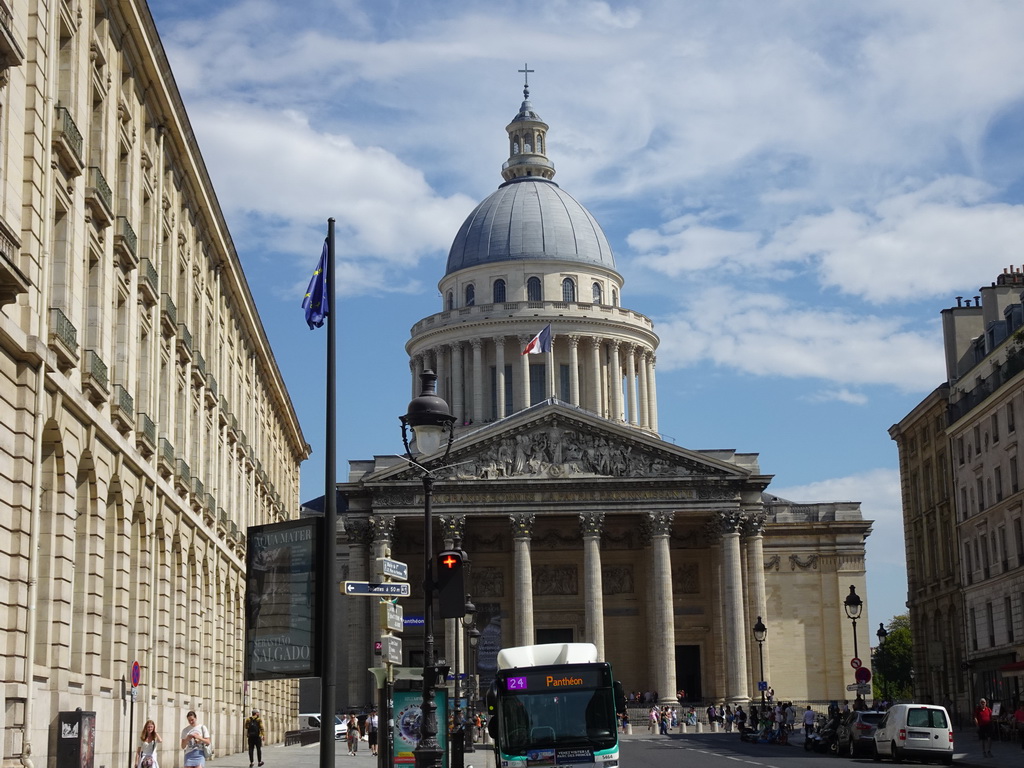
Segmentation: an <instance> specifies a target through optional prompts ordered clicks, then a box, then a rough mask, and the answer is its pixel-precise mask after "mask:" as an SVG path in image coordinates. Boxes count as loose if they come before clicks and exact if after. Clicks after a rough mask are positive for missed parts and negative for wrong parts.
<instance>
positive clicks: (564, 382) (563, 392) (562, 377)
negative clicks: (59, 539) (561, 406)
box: [558, 365, 571, 403]
mask: <svg viewBox="0 0 1024 768" xmlns="http://www.w3.org/2000/svg"><path fill="white" fill-rule="evenodd" d="M558 393H559V394H558V399H559V400H561V401H562V402H564V403H568V402H571V401H570V400H569V366H568V365H560V366H558Z"/></svg>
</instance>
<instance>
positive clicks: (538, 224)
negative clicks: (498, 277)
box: [445, 176, 615, 274]
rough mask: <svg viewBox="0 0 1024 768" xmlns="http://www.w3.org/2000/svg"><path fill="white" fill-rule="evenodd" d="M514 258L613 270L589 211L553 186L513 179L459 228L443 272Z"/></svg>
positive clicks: (530, 179)
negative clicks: (556, 260) (588, 265)
mask: <svg viewBox="0 0 1024 768" xmlns="http://www.w3.org/2000/svg"><path fill="white" fill-rule="evenodd" d="M517 259H537V260H541V259H545V260H547V259H558V260H561V261H578V262H584V263H588V264H598V265H600V266H603V267H607V268H608V269H615V257H614V256H613V255H612V249H611V246H609V245H608V239H607V238H606V237H605V235H604V232H602V231H601V226H600V225H599V224H598V223H597V220H596V219H594V217H593V216H591V215H590V211H588V210H587V209H586V208H584V207H583V206H582V205H580V204H579V203H578V202H576V200H575V199H573V197H572V196H571V195H570V194H568V193H567V192H564V191H563V190H562V189H561V188H560V187H559V186H558V185H557V184H555V183H554V182H553V181H548V180H547V179H541V178H537V177H535V176H529V177H521V178H517V179H512V180H511V181H507V182H505V183H504V184H502V185H501V186H500V187H498V189H497V190H496V191H495V192H494V193H493V194H491V195H490V196H489V197H488V198H486V199H485V200H484V201H483V202H482V203H480V205H478V206H477V207H476V209H475V210H474V211H473V212H472V213H471V214H469V217H468V218H467V219H466V221H465V222H464V223H463V225H462V227H461V228H460V229H459V234H458V235H456V236H455V242H454V243H452V247H451V250H450V251H449V252H448V268H447V270H446V271H445V274H451V273H452V272H457V271H458V270H460V269H465V268H467V267H475V266H479V265H481V264H489V263H493V262H498V261H509V260H517Z"/></svg>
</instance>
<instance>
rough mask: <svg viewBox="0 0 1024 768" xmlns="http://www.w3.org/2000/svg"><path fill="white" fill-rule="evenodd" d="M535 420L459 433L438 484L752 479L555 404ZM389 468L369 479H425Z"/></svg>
mask: <svg viewBox="0 0 1024 768" xmlns="http://www.w3.org/2000/svg"><path fill="white" fill-rule="evenodd" d="M525 413H529V412H525ZM532 415H533V418H530V419H515V418H514V417H512V418H510V419H506V420H505V421H503V422H498V423H496V424H492V425H488V426H487V427H484V428H482V429H480V430H477V431H476V432H473V433H469V434H464V435H457V436H456V441H455V444H454V446H453V448H452V453H451V456H450V457H449V460H448V461H447V462H446V466H444V467H436V465H435V464H431V465H430V468H431V469H432V470H433V471H434V477H435V479H437V480H503V479H517V480H518V479H531V478H536V479H543V480H554V479H586V478H590V477H593V478H598V477H608V478H673V477H675V478H680V477H689V476H699V477H705V478H706V477H718V478H722V479H724V478H727V477H729V476H733V477H742V476H747V475H749V474H750V473H749V471H744V469H743V468H741V467H738V466H731V465H729V464H727V463H726V462H723V461H720V460H715V459H705V458H704V457H702V456H701V455H700V453H699V452H695V451H687V450H685V449H682V448H680V447H679V446H676V445H672V444H670V443H666V442H664V441H662V440H660V439H658V438H656V437H654V436H652V435H649V434H647V433H643V432H640V431H638V430H635V429H631V428H628V427H616V426H615V425H608V423H607V422H604V421H603V420H602V419H599V418H597V417H592V416H591V415H590V414H586V413H581V412H578V411H576V410H575V409H569V408H566V407H564V406H560V405H557V404H554V405H550V406H548V407H547V408H545V409H543V410H542V411H541V413H540V414H532ZM392 469H393V471H387V470H385V471H383V472H381V473H380V474H379V475H377V476H376V477H373V478H372V479H373V480H376V481H380V480H385V479H391V480H413V479H416V478H418V477H419V476H420V474H419V471H418V470H415V469H412V468H410V467H405V468H403V469H400V470H394V468H392ZM375 474H376V473H375ZM366 479H367V480H369V479H370V478H366Z"/></svg>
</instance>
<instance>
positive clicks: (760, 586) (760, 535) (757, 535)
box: [743, 512, 772, 692]
mask: <svg viewBox="0 0 1024 768" xmlns="http://www.w3.org/2000/svg"><path fill="white" fill-rule="evenodd" d="M764 523H765V515H764V513H763V512H756V513H753V514H748V515H747V518H746V520H745V521H744V526H743V531H744V533H745V534H746V536H747V573H748V574H749V578H748V580H747V584H749V585H750V590H751V591H750V611H749V612H748V613H747V622H748V623H749V625H750V626H751V627H753V626H754V623H755V622H756V621H757V617H758V616H760V617H761V620H762V621H764V622H765V625H766V626H770V623H771V617H770V616H769V615H768V597H767V594H766V592H765V586H764ZM748 636H749V637H750V643H751V645H750V648H751V666H753V665H754V664H755V663H756V664H757V668H756V669H754V670H753V673H754V676H755V677H757V678H758V679H760V676H761V659H760V657H758V656H755V655H754V654H756V653H757V652H758V650H757V648H756V647H755V646H756V645H757V643H756V642H754V639H753V632H750V633H748ZM771 637H772V633H771V632H769V633H768V636H767V637H766V638H765V641H764V642H763V643H761V652H762V653H763V654H764V674H765V679H766V680H767V679H768V678H769V677H771V675H769V674H768V673H769V670H771V668H772V667H771V662H770V656H769V649H770V648H771ZM755 660H756V661H755ZM755 692H756V686H755Z"/></svg>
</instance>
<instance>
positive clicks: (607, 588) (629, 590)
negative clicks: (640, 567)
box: [601, 565, 634, 595]
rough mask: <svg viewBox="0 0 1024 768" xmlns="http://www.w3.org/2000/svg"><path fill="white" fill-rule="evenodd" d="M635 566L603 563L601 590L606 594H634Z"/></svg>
mask: <svg viewBox="0 0 1024 768" xmlns="http://www.w3.org/2000/svg"><path fill="white" fill-rule="evenodd" d="M633 584H634V581H633V566H631V565H602V566H601V592H602V593H603V594H606V595H631V594H633Z"/></svg>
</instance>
